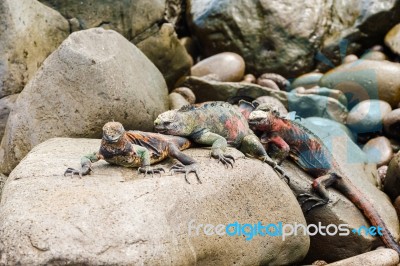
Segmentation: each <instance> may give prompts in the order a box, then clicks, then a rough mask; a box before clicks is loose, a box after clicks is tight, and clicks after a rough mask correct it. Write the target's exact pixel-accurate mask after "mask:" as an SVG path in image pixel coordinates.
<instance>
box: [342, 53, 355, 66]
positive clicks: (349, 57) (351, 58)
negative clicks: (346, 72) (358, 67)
mask: <svg viewBox="0 0 400 266" xmlns="http://www.w3.org/2000/svg"><path fill="white" fill-rule="evenodd" d="M357 60H358V56H356V55H355V54H349V55H346V56H345V57H344V59H343V62H342V63H343V64H347V63H351V62H354V61H357Z"/></svg>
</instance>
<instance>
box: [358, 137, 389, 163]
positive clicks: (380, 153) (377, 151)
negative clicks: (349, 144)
mask: <svg viewBox="0 0 400 266" xmlns="http://www.w3.org/2000/svg"><path fill="white" fill-rule="evenodd" d="M363 151H364V152H365V154H366V155H367V158H368V161H369V162H370V163H376V164H377V165H378V167H379V166H382V165H386V164H388V163H389V162H390V160H391V159H392V157H393V150H392V146H391V145H390V141H389V140H388V139H387V138H386V137H377V138H373V139H370V140H369V141H368V142H367V143H366V144H365V145H364V147H363Z"/></svg>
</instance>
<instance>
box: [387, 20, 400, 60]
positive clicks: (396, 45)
mask: <svg viewBox="0 0 400 266" xmlns="http://www.w3.org/2000/svg"><path fill="white" fill-rule="evenodd" d="M385 44H386V45H387V46H388V47H389V48H390V49H391V50H392V51H393V52H394V53H396V54H398V55H400V23H399V24H397V25H396V26H394V27H393V28H392V29H391V30H390V31H389V32H388V33H387V34H386V36H385Z"/></svg>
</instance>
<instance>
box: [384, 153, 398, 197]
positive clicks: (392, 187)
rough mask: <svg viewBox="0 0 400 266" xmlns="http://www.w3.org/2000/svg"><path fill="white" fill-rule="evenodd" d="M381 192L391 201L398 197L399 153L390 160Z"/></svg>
mask: <svg viewBox="0 0 400 266" xmlns="http://www.w3.org/2000/svg"><path fill="white" fill-rule="evenodd" d="M383 190H384V191H385V193H386V194H388V195H389V197H390V198H391V199H392V200H395V199H396V198H397V197H398V196H399V195H400V152H398V153H396V154H395V155H394V156H393V158H392V160H390V163H389V165H388V169H387V172H386V177H385V183H384V186H383Z"/></svg>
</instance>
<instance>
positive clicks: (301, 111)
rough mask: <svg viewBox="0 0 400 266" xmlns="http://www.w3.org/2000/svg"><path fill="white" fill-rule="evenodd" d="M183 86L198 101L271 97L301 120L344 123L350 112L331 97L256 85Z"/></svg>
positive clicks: (196, 82)
mask: <svg viewBox="0 0 400 266" xmlns="http://www.w3.org/2000/svg"><path fill="white" fill-rule="evenodd" d="M183 84H184V86H186V87H189V88H191V89H192V91H193V92H194V93H195V95H196V98H197V101H198V102H205V101H226V100H227V99H229V98H231V97H234V96H239V97H250V98H253V99H256V98H258V97H260V96H271V97H274V98H276V99H278V100H279V101H281V102H282V103H283V105H284V106H285V108H286V109H287V110H288V111H289V112H292V111H295V112H296V113H297V114H298V115H299V116H301V117H309V116H320V117H325V118H329V119H333V120H335V121H338V122H341V123H343V122H344V121H345V120H346V117H347V112H348V111H347V108H346V107H345V106H343V104H341V103H340V102H339V101H338V100H336V99H333V98H330V97H325V96H319V95H312V94H298V93H292V92H286V91H277V90H271V89H269V88H267V87H262V86H259V85H257V84H251V83H245V82H220V81H215V80H209V79H205V78H198V77H188V78H186V80H185V82H184V83H183Z"/></svg>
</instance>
